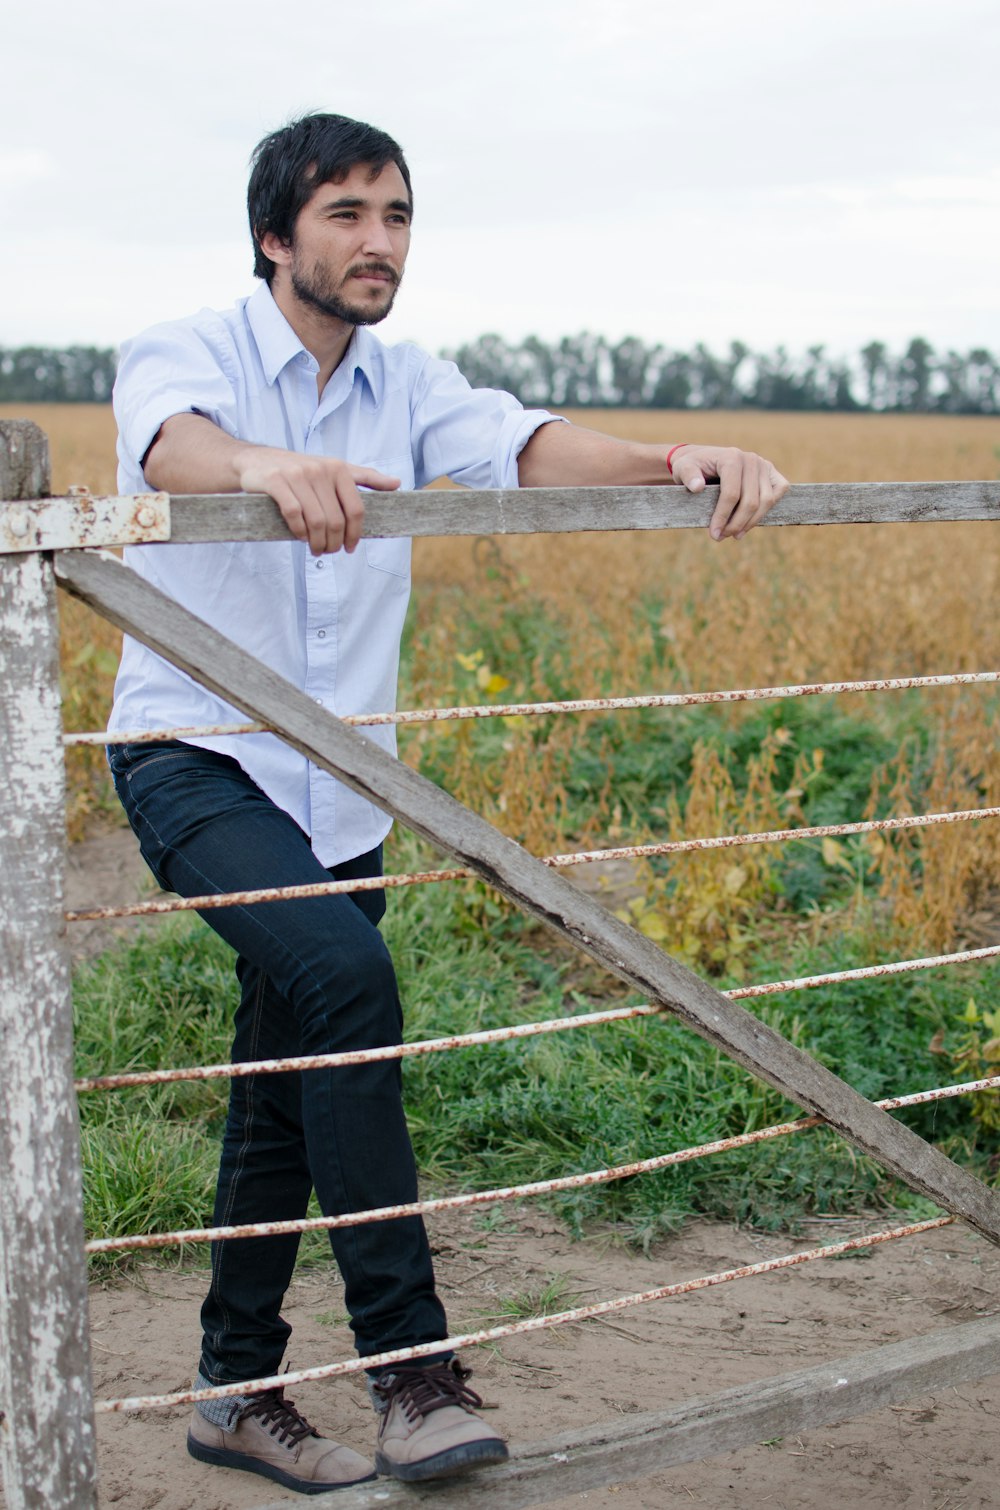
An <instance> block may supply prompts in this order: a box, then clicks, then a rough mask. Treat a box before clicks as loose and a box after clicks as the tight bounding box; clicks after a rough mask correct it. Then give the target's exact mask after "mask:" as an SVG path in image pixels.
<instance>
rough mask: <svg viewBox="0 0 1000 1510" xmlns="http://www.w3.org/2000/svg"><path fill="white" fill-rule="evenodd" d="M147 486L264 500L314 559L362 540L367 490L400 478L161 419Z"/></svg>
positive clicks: (199, 422) (183, 418)
mask: <svg viewBox="0 0 1000 1510" xmlns="http://www.w3.org/2000/svg"><path fill="white" fill-rule="evenodd" d="M143 472H144V473H145V477H146V481H147V482H148V483H150V484H151V485H152V486H153V487H154V488H162V489H163V491H164V492H167V493H268V494H269V495H270V496H271V497H272V498H273V499H274V501H275V503H276V504H277V505H278V507H279V509H280V510H281V515H282V518H283V519H284V521H285V523H286V524H287V525H288V528H289V529H290V530H291V532H292V534H293V535H294V536H295V538H296V539H297V540H305V541H307V542H308V544H309V549H310V551H311V552H312V554H313V555H314V556H321V555H323V554H324V552H326V551H335V550H339V549H340V547H341V546H343V547H344V549H345V550H346V551H348V552H350V551H353V550H354V548H355V547H356V545H357V543H358V541H359V540H360V539H361V523H362V520H363V518H364V513H365V505H364V500H363V499H362V497H361V494H360V493H359V492H358V484H359V483H360V484H361V485H362V486H363V487H366V488H379V489H381V490H383V491H387V492H391V491H392V490H393V489H394V488H398V487H399V478H398V477H386V476H385V474H384V473H382V472H376V471H375V470H374V469H373V468H372V467H356V466H352V465H351V464H350V463H349V462H346V461H339V460H337V459H336V458H335V457H330V456H304V455H299V454H298V453H297V452H295V451H282V450H280V449H279V448H278V447H276V446H255V445H251V444H250V443H249V442H247V441H242V440H236V439H234V437H233V436H231V435H227V434H226V432H225V431H224V430H220V428H219V426H218V425H216V424H213V423H212V421H211V420H209V419H205V418H203V417H202V416H201V415H200V414H175V415H172V416H171V418H170V419H168V420H166V421H165V422H164V423H163V424H162V425H161V426H160V429H159V430H158V432H157V434H156V437H155V439H154V441H153V443H152V445H151V446H150V448H149V450H148V451H147V452H146V455H145V457H144V458H143Z"/></svg>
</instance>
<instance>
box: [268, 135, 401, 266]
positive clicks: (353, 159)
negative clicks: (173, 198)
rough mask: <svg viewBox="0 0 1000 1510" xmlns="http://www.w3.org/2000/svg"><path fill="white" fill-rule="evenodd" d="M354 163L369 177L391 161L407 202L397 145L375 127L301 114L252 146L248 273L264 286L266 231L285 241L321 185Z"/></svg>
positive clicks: (342, 176)
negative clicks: (250, 266)
mask: <svg viewBox="0 0 1000 1510" xmlns="http://www.w3.org/2000/svg"><path fill="white" fill-rule="evenodd" d="M358 163H368V164H369V165H370V166H371V170H372V177H373V178H375V177H377V176H378V174H379V173H381V171H382V169H383V168H384V167H386V166H387V165H388V164H389V163H395V164H396V167H397V168H398V169H399V171H400V173H402V175H403V181H404V183H405V184H406V192H407V193H408V194H409V196H410V203H411V206H412V203H413V189H412V188H411V186H410V170H409V168H408V167H407V166H406V159H405V157H404V156H403V150H402V148H401V147H400V146H399V144H398V143H397V142H395V141H393V139H392V137H391V136H388V135H387V134H386V133H385V132H384V131H379V130H378V128H377V127H376V126H366V125H365V123H364V121H352V120H350V119H349V117H348V116H346V115H322V114H319V113H316V114H313V115H304V116H302V117H301V118H300V119H299V120H297V121H292V122H291V123H290V124H289V125H287V126H282V128H281V130H280V131H272V132H271V134H270V136H265V137H264V140H263V141H261V142H258V144H257V146H256V147H255V148H254V153H253V157H252V159H251V164H252V166H251V171H250V183H249V185H248V187H247V213H248V214H249V216H250V234H251V236H252V237H253V244H254V268H253V270H254V273H255V274H256V276H257V277H258V278H265V279H266V280H267V282H268V283H270V282H271V279H272V278H273V277H274V273H275V266H274V263H273V262H272V261H271V259H270V257H267V256H265V255H264V252H263V251H262V250H261V245H260V243H261V239H262V237H264V236H265V235H266V234H267V232H268V231H273V232H274V234H275V235H276V236H278V237H280V238H281V240H282V241H291V239H292V233H293V231H294V229H295V222H296V220H297V219H298V215H299V211H300V210H301V209H302V207H303V205H304V204H306V203H307V201H308V200H309V198H310V196H311V194H312V193H313V190H314V189H315V188H316V187H317V185H318V184H322V183H341V182H343V180H344V179H345V178H346V177H347V175H348V173H349V172H350V171H351V169H352V168H354V167H356V166H357V165H358Z"/></svg>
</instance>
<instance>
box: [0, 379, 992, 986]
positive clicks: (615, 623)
mask: <svg viewBox="0 0 1000 1510" xmlns="http://www.w3.org/2000/svg"><path fill="white" fill-rule="evenodd" d="M15 412H21V413H24V412H26V411H25V410H24V409H22V410H19V411H15V409H14V408H13V407H12V406H6V407H0V414H3V415H12V414H13V413H15ZM27 412H28V413H29V417H31V418H33V419H35V420H36V421H37V422H38V423H39V424H40V425H41V426H42V428H43V429H45V430H46V432H47V433H48V435H49V437H50V441H51V445H52V453H53V487H54V490H55V491H56V492H59V491H62V490H64V489H65V488H66V487H68V486H69V485H71V484H74V483H78V484H79V483H82V484H86V485H87V486H89V487H90V488H91V489H92V491H94V492H111V491H113V490H114V426H113V419H112V415H111V411H110V409H109V408H107V407H104V406H96V405H95V406H88V405H79V406H73V405H65V406H60V405H54V406H27ZM572 417H573V418H575V419H577V420H578V421H579V422H581V423H583V424H587V425H590V426H592V427H594V428H600V429H605V430H607V431H609V432H610V433H613V434H616V435H621V436H629V437H635V438H639V439H643V440H650V441H652V440H661V441H665V442H666V441H671V440H677V439H679V438H689V439H691V440H708V439H710V438H718V439H722V440H724V441H726V442H727V443H728V442H732V443H736V444H740V445H743V446H746V447H751V448H753V449H756V450H759V451H761V452H763V453H764V454H767V455H769V456H771V457H772V458H773V459H774V460H775V461H776V463H777V464H778V465H779V466H780V467H781V468H782V470H784V471H785V472H786V474H787V475H788V476H789V477H790V478H792V479H793V480H794V481H801V482H811V481H831V480H837V479H838V478H841V479H844V480H893V479H899V480H909V479H912V480H915V479H942V480H947V479H963V478H992V477H995V476H997V475H998V473H1000V422H998V421H997V420H995V419H983V418H950V417H944V416H928V417H919V416H909V415H907V416H896V415H856V416H852V415H810V414H771V413H760V412H754V411H743V412H734V413H720V412H715V413H669V412H663V413H660V412H656V413H653V412H636V411H589V412H583V413H579V412H578V413H576V414H574V415H573V416H572ZM665 506H667V507H669V498H668V497H667V496H666V495H665ZM998 547H1000V539H998V526H996V525H992V524H975V525H973V524H967V525H912V526H878V527H876V526H855V527H837V528H833V527H831V528H830V529H795V530H791V529H790V530H777V529H776V530H767V531H758V532H756V533H755V534H754V535H752V536H750V537H749V538H748V539H747V540H746V541H743V542H741V543H740V544H738V545H737V544H734V543H732V542H727V543H725V544H723V545H714V544H713V543H712V542H711V541H709V540H708V539H707V536H706V535H705V534H704V533H702V532H698V531H687V530H686V531H669V532H664V534H663V535H662V536H656V535H652V534H648V533H647V534H644V535H642V536H639V537H634V536H632V537H630V536H628V535H621V536H615V535H589V536H588V535H581V536H578V537H566V536H560V537H557V538H553V537H545V536H539V537H534V538H515V539H506V540H502V541H473V540H464V539H459V540H455V539H452V540H440V541H439V540H422V541H418V542H417V544H416V549H415V582H416V591H415V594H414V605H413V610H412V616H411V627H410V630H409V634H408V655H407V658H406V665H405V670H404V686H403V694H402V695H403V700H404V703H403V705H408V704H412V703H423V704H427V703H433V704H442V703H450V702H457V701H475V700H481V699H482V698H484V697H485V698H487V699H489V698H491V697H492V698H493V699H494V700H499V699H500V698H501V697H503V698H507V699H522V698H529V699H534V698H541V697H549V696H554V695H555V696H608V695H616V694H626V693H631V692H640V691H654V690H655V691H671V690H678V689H681V690H683V689H689V688H716V687H739V686H751V685H767V684H781V683H785V682H796V681H803V680H813V679H839V678H855V677H888V676H906V675H913V674H926V673H933V672H948V671H958V670H984V669H991V668H995V667H996V666H997V665H998V664H1000V625H998V619H997V615H996V612H995V604H996V602H997V601H998V597H1000V548H998ZM62 608H63V613H64V636H63V664H64V671H65V702H66V713H65V717H66V725H67V727H69V728H73V727H76V728H80V727H90V728H95V727H100V726H101V721H102V719H103V718H104V716H105V714H106V711H107V707H108V701H109V696H110V690H111V683H112V678H113V672H114V664H115V656H116V651H117V635H116V633H115V631H113V630H112V629H111V628H110V626H108V625H107V624H105V623H103V622H101V621H98V620H96V619H95V618H94V617H93V616H92V615H90V614H89V612H88V611H87V610H85V609H83V608H82V607H81V606H80V605H79V604H76V603H72V602H65V603H63V605H62ZM556 631H558V632H557V633H556ZM483 689H485V690H483ZM874 701H875V700H874V699H870V698H869V699H862V698H861V697H856V698H853V699H847V700H844V702H845V703H846V706H847V707H848V709H849V708H850V707H851V705H854V706H856V707H857V708H859V709H860V708H861V707H862V706H863V707H864V709H865V716H871V717H876V718H877V717H879V716H881V715H879V714H878V713H877V712H875V710H874V709H873V702H874ZM877 701H878V702H879V703H886V702H888V699H886V698H881V699H878V700H877ZM925 706H926V714H925V716H926V718H927V719H929V720H934V721H936V723H937V724H938V728H937V738H936V744H935V748H936V755H935V767H934V769H933V771H931V772H929V773H928V772H926V771H924V772H922V773H921V782H922V788H921V789H922V792H923V794H924V796H925V797H927V796H929V797H930V798H931V799H932V800H933V801H934V802H935V803H939V804H940V805H942V806H944V805H955V806H966V805H976V804H977V803H982V802H994V803H995V802H1000V757H998V754H997V749H996V744H997V741H996V737H995V724H994V722H993V719H994V717H995V715H994V714H992V713H991V711H990V709H991V706H992V704H991V700H990V699H989V698H988V697H984V696H983V695H982V694H981V692H980V689H971V690H970V691H969V692H968V693H960V692H955V691H948V692H944V691H942V692H937V693H931V694H928V695H927V698H926V705H925ZM719 716H720V718H722V719H727V718H728V719H738V718H739V717H740V716H741V715H740V713H739V711H738V710H735V711H729V712H727V713H722V714H720V715H719ZM886 716H887V717H891V714H887V715H886ZM545 723H546V726H547V727H546V729H545V733H544V737H541V736H540V732H539V724H538V721H528V720H518V721H513V720H512V721H510V723H509V725H508V726H506V727H505V728H504V729H503V731H502V738H500V739H493V740H492V742H491V743H490V742H487V743H484V739H486V735H485V734H484V733H483V731H482V730H480V729H475V730H474V729H473V728H472V727H471V726H469V725H455V724H446V725H438V726H425V727H423V728H421V729H420V730H419V731H418V732H416V733H413V734H410V735H408V736H406V738H405V739H404V741H403V753H404V756H405V757H406V758H407V759H410V760H413V761H414V762H415V763H416V762H418V761H419V762H420V763H421V764H423V765H425V768H426V767H428V763H429V769H430V770H431V773H432V774H434V773H437V774H441V772H442V771H445V770H446V771H447V784H448V785H449V787H450V788H451V789H452V790H453V791H455V792H456V794H457V795H459V796H460V797H462V798H464V799H465V800H468V801H470V802H472V803H474V804H475V805H476V806H477V807H478V808H480V809H481V810H483V811H485V812H486V813H487V814H488V815H489V816H491V817H492V818H493V819H494V820H495V821H496V822H498V823H499V824H501V825H502V826H503V827H504V828H506V829H507V830H508V831H509V832H511V833H513V834H516V835H517V836H518V837H520V838H522V839H523V840H525V841H526V842H527V843H528V844H529V845H530V846H531V847H532V848H534V849H535V850H536V852H540V851H542V850H544V849H546V848H548V847H559V846H560V845H563V844H565V841H566V839H567V838H573V839H575V840H583V841H586V842H590V843H604V842H607V840H608V837H609V836H610V837H611V839H612V841H613V840H614V839H615V838H616V837H617V836H618V835H619V834H622V833H626V832H628V831H629V814H628V810H627V804H626V810H625V812H624V813H623V810H622V804H621V801H620V799H619V798H618V797H617V796H616V793H615V790H614V782H613V774H614V773H613V766H614V760H613V758H612V756H611V754H610V752H609V756H608V761H607V765H608V777H607V780H606V782H605V783H604V786H603V788H602V789H601V790H600V791H598V792H597V793H596V795H595V796H594V798H593V800H592V801H591V802H590V804H589V807H588V810H587V814H586V816H585V817H581V813H580V809H579V805H577V806H576V808H575V809H574V806H573V803H572V801H571V797H570V795H567V791H566V771H567V769H568V763H569V761H570V757H571V755H572V753H573V748H574V743H575V741H576V740H577V738H578V733H577V730H578V725H577V723H576V721H575V720H573V719H569V718H566V719H561V720H551V721H549V720H546V721H545ZM781 733H782V731H781V730H778V731H777V732H776V738H777V741H778V744H780V739H781ZM777 754H778V748H777V745H775V744H774V743H773V742H772V744H771V746H770V747H769V746H768V744H767V741H766V740H765V741H764V742H763V744H762V746H761V749H760V751H759V755H758V763H757V766H756V768H755V770H753V771H751V774H750V780H749V782H748V783H739V782H738V783H736V784H734V782H733V779H732V774H731V773H730V772H729V771H727V769H726V768H725V767H724V765H723V764H721V763H720V762H719V760H718V759H717V758H715V757H714V756H713V753H712V751H711V750H710V749H703V750H702V751H701V753H700V755H699V757H698V759H697V760H696V762H695V767H694V770H693V772H692V786H691V791H690V794H689V796H688V798H687V801H686V814H685V821H686V822H687V824H688V826H689V831H696V832H706V833H707V832H721V831H723V829H724V828H727V827H729V828H736V827H741V826H749V825H753V826H755V827H767V826H779V824H781V823H783V822H786V821H792V822H794V821H796V818H797V816H798V815H797V813H796V811H795V800H794V797H792V798H791V799H789V796H788V793H789V791H792V792H794V791H796V790H799V789H800V788H801V786H802V784H803V783H806V784H807V783H808V781H809V779H810V769H809V761H810V759H815V758H817V757H816V752H815V751H813V752H803V754H802V757H801V762H800V766H799V767H797V772H796V776H795V779H794V780H793V782H792V784H791V786H790V787H787V786H785V785H784V784H783V783H781V784H779V783H778V782H777V779H776V777H775V764H776V758H777ZM912 758H913V757H912V754H909V753H908V751H907V747H906V744H905V741H904V743H903V745H902V747H901V749H900V752H899V754H898V756H897V758H896V759H895V760H894V761H890V762H888V763H887V764H886V766H885V769H884V770H883V771H882V772H881V773H880V775H879V783H880V786H881V790H882V791H883V792H884V791H890V790H891V791H892V792H893V793H894V798H895V803H896V806H897V807H898V806H903V807H905V805H906V803H907V802H908V800H909V793H910V778H911V775H912V773H911V771H910V762H911V760H912ZM71 787H72V810H71V832H73V833H74V834H78V833H79V832H80V831H81V830H82V827H83V826H84V824H85V823H86V822H87V821H88V820H89V819H91V818H92V817H93V816H94V815H96V814H98V813H99V812H100V810H102V809H103V808H104V806H105V804H106V802H107V791H106V787H105V786H104V782H103V772H102V763H101V759H100V756H99V755H98V754H96V753H94V752H90V753H83V752H79V751H77V752H74V755H73V759H72V762H71ZM878 795H879V794H878V793H875V792H873V795H872V801H873V803H874V802H875V801H876V800H877V796H878ZM852 816H853V815H852ZM663 822H664V825H665V827H666V828H667V829H668V830H669V831H670V832H671V833H672V832H674V831H678V832H679V830H680V827H681V823H682V819H681V814H680V813H679V811H677V810H676V809H674V810H671V809H670V808H669V805H668V807H666V808H664V811H663ZM991 827H992V828H995V825H978V826H977V828H976V832H975V835H974V836H973V835H971V834H970V833H969V832H968V831H966V832H965V833H962V834H959V833H958V831H957V830H956V829H954V828H952V829H945V830H942V831H940V832H938V833H937V834H934V835H928V836H927V838H926V841H924V842H923V843H922V846H921V865H920V869H921V871H922V885H921V886H920V887H919V888H918V890H919V896H918V895H917V894H916V891H915V889H914V881H913V865H912V860H913V851H912V849H909V850H907V848H906V846H901V847H899V848H898V849H891V850H887V852H886V854H885V856H884V858H883V860H882V868H883V873H884V874H883V881H884V884H885V885H886V886H888V887H890V889H894V895H895V900H896V905H897V912H899V913H900V915H906V914H907V913H908V912H911V913H913V914H914V921H915V922H916V921H919V923H920V931H921V933H922V934H923V935H924V937H925V939H926V941H927V942H928V943H930V942H945V941H947V940H948V939H949V938H951V937H952V936H953V935H954V931H955V918H956V916H957V915H958V912H959V911H960V910H961V907H962V906H963V905H965V906H966V907H968V906H970V905H974V904H976V903H977V901H978V900H981V899H982V896H983V895H985V894H986V893H987V892H992V891H993V890H994V889H995V888H996V887H997V886H1000V850H998V841H997V839H996V838H995V837H992V836H991V834H990V832H989V830H990V828H991ZM893 857H897V858H899V859H900V861H901V863H900V865H899V866H897V868H896V871H895V872H894V870H893V864H894V859H893ZM765 859H766V857H764V859H762V860H761V864H762V865H763V864H764V862H765ZM903 862H905V863H903ZM748 864H749V874H748V876H747V878H746V880H745V883H744V884H743V885H742V886H741V887H740V888H738V892H739V895H738V896H736V897H735V898H734V899H733V905H734V907H736V909H737V912H738V908H739V905H740V900H741V898H742V901H743V902H745V903H747V904H749V903H750V902H751V900H752V898H753V892H754V885H755V880H756V881H757V882H759V883H760V884H763V882H762V881H761V877H760V875H758V874H757V873H756V872H755V869H754V866H755V864H756V861H750V862H748ZM719 865H720V866H721V865H722V859H721V858H720V861H719ZM706 873H707V872H706V861H705V860H704V859H702V860H700V861H699V876H701V877H702V880H701V881H699V889H700V890H699V895H702V893H703V892H704V876H705V875H706ZM727 873H731V867H730V872H725V871H723V870H722V869H720V870H719V877H720V880H719V886H720V888H723V889H724V886H725V884H726V883H725V881H724V879H723V878H724V876H725V874H727ZM729 884H732V883H731V882H730V883H729ZM702 900H703V898H702ZM675 902H676V898H675ZM698 905H699V906H701V905H702V902H699V903H698ZM682 914H683V907H681V908H679V910H677V917H676V919H675V921H674V923H672V924H671V927H672V928H673V929H675V930H677V931H675V932H674V933H673V934H672V935H671V937H670V938H669V939H665V942H668V943H670V944H672V945H673V946H674V947H675V948H680V949H681V952H682V953H683V952H684V950H683V939H684V930H685V928H686V927H689V926H690V919H689V920H688V922H687V923H685V921H684V919H683V916H682ZM723 914H725V909H723ZM916 914H919V919H918V918H917V916H916ZM723 926H725V923H724V924H723ZM692 962H696V961H692ZM730 963H731V962H730Z"/></svg>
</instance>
